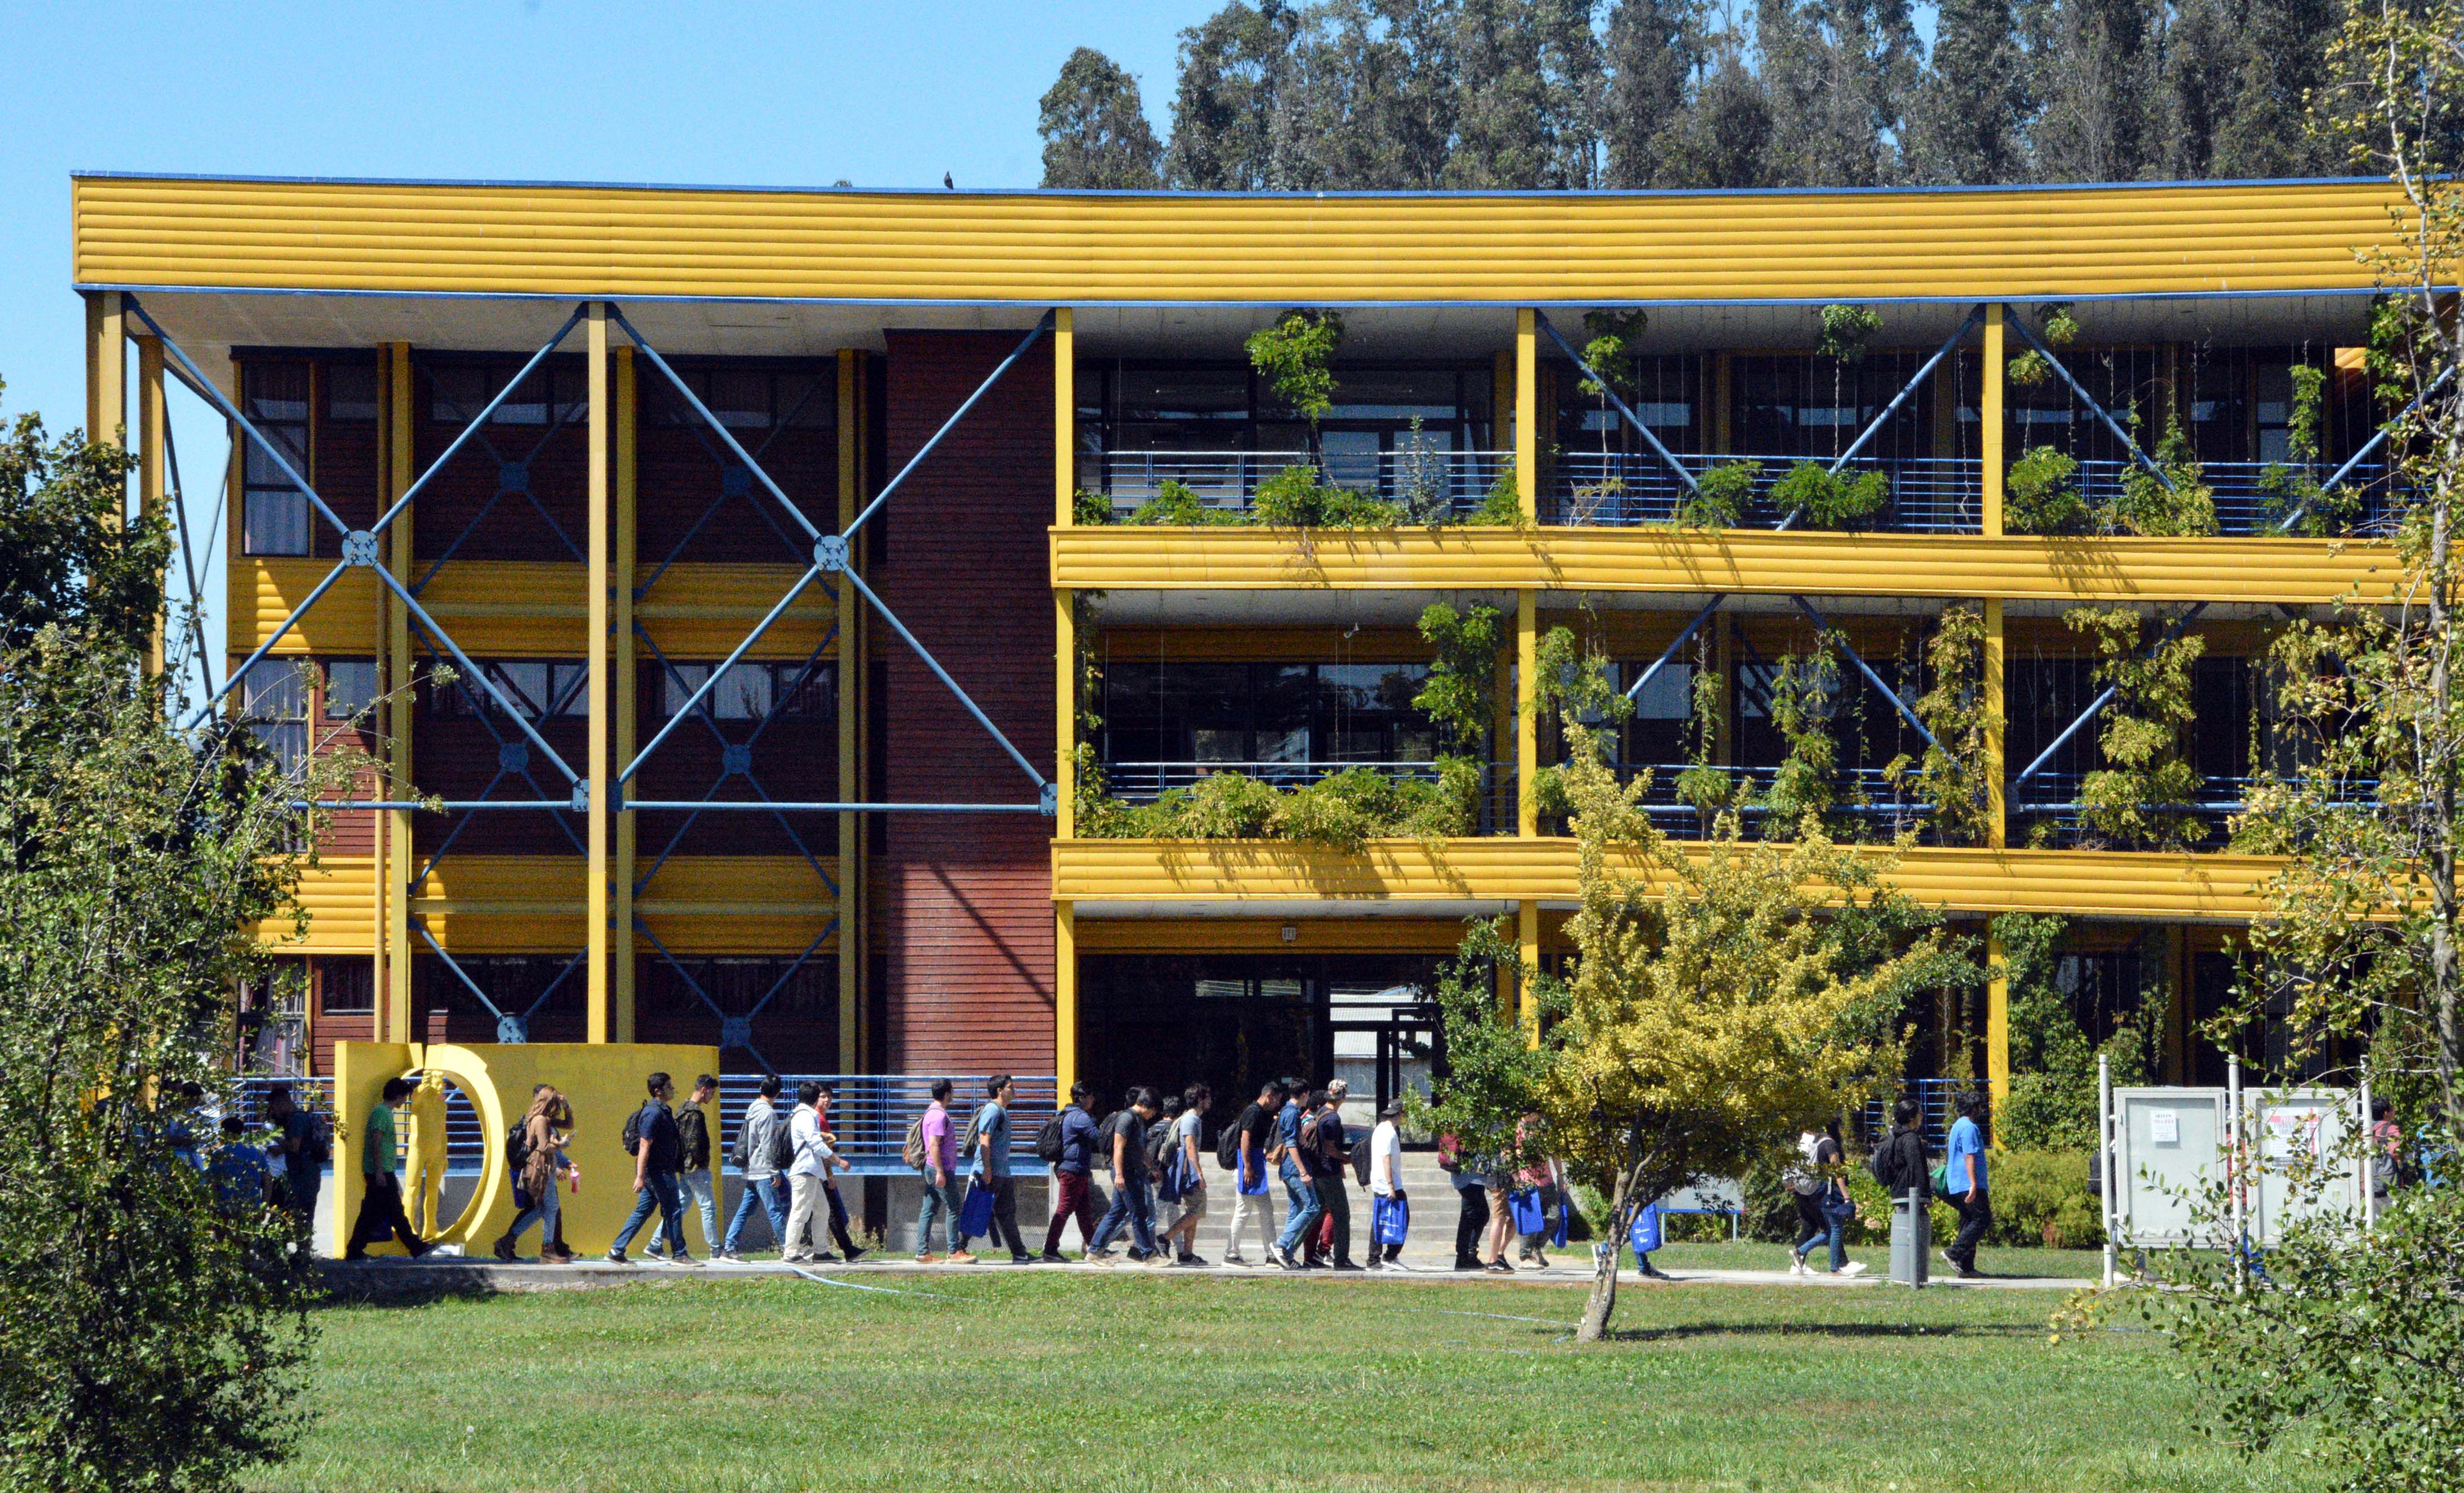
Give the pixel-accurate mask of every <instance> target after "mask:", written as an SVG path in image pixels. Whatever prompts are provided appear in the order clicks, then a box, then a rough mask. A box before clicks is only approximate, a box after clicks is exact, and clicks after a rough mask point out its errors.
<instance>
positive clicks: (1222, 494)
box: [1078, 449, 1514, 518]
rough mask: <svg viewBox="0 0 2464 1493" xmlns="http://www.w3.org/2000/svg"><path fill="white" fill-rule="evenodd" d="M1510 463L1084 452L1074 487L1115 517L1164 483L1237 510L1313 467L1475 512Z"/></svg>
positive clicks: (1381, 492) (1421, 455)
mask: <svg viewBox="0 0 2464 1493" xmlns="http://www.w3.org/2000/svg"><path fill="white" fill-rule="evenodd" d="M1513 464H1514V453H1513V452H1512V451H1458V450H1429V449H1423V450H1399V451H1361V452H1357V453H1350V452H1342V451H1331V452H1329V453H1327V455H1326V456H1325V457H1324V458H1323V460H1320V459H1317V458H1313V457H1311V456H1310V455H1309V452H1307V451H1082V452H1080V453H1079V456H1078V485H1079V487H1081V488H1082V489H1085V490H1087V491H1089V492H1094V493H1101V494H1105V495H1106V496H1108V497H1110V498H1111V500H1112V510H1113V516H1115V517H1116V518H1125V517H1127V516H1129V515H1130V514H1131V513H1132V512H1133V511H1134V510H1135V509H1136V508H1137V506H1138V505H1139V504H1141V503H1143V502H1145V501H1146V500H1147V499H1149V498H1151V497H1154V496H1155V495H1157V494H1160V493H1161V492H1162V491H1163V485H1164V484H1165V483H1166V482H1177V483H1179V484H1180V485H1181V486H1183V487H1185V488H1187V489H1189V490H1190V492H1191V493H1193V494H1196V495H1197V496H1198V498H1199V501H1200V502H1203V503H1205V504H1206V505H1207V506H1208V507H1210V508H1216V509H1221V510H1222V511H1223V512H1225V513H1241V512H1245V511H1246V510H1247V509H1248V507H1249V502H1250V500H1251V499H1252V498H1254V497H1255V496H1257V493H1258V485H1259V484H1260V483H1262V482H1264V481H1265V480H1266V479H1267V478H1269V477H1272V476H1274V475H1275V474H1276V473H1277V472H1282V471H1283V470H1284V469H1286V468H1287V467H1317V468H1319V469H1320V472H1321V476H1320V480H1321V481H1323V482H1324V483H1325V484H1326V485H1328V486H1330V487H1338V488H1345V489H1349V490H1350V491H1352V492H1355V493H1362V494H1368V495H1369V496H1372V497H1379V498H1384V499H1387V500H1388V501H1391V502H1404V503H1409V504H1412V505H1413V506H1415V507H1419V508H1427V509H1440V508H1443V509H1447V510H1451V511H1452V512H1454V513H1457V514H1463V513H1468V512H1470V511H1471V510H1472V509H1475V508H1478V507H1479V506H1480V505H1481V502H1482V500H1483V499H1485V498H1486V497H1487V496H1488V490H1489V489H1490V488H1491V487H1492V486H1494V485H1495V484H1496V482H1497V479H1498V478H1499V477H1500V476H1501V475H1503V474H1504V473H1505V472H1506V471H1507V469H1508V468H1510V467H1511V466H1512V465H1513Z"/></svg>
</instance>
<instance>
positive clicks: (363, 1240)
mask: <svg viewBox="0 0 2464 1493" xmlns="http://www.w3.org/2000/svg"><path fill="white" fill-rule="evenodd" d="M409 1097H410V1081H409V1080H408V1079H401V1078H389V1079H386V1080H385V1094H384V1096H383V1097H382V1098H380V1099H379V1100H378V1101H377V1103H376V1104H375V1106H374V1107H372V1108H371V1109H369V1110H368V1123H367V1128H366V1129H365V1130H364V1131H362V1132H361V1136H360V1181H361V1183H362V1185H363V1186H364V1187H365V1188H366V1191H365V1192H363V1194H361V1196H360V1216H359V1219H357V1220H356V1221H355V1222H353V1223H352V1224H351V1240H350V1245H349V1247H348V1248H347V1249H345V1250H344V1251H343V1252H342V1258H343V1259H345V1260H365V1259H366V1258H368V1253H367V1247H366V1246H367V1245H368V1244H369V1243H371V1242H373V1241H377V1240H381V1239H384V1238H385V1237H386V1236H388V1235H390V1236H392V1237H393V1238H394V1239H397V1240H400V1241H402V1247H403V1248H404V1249H405V1250H406V1251H407V1252H408V1253H409V1255H410V1258H412V1259H413V1260H416V1259H418V1258H419V1257H420V1256H422V1255H424V1254H426V1253H428V1247H429V1246H428V1245H427V1244H426V1243H424V1242H423V1241H421V1240H420V1237H419V1235H418V1233H417V1232H416V1231H414V1230H413V1229H412V1228H411V1226H410V1219H408V1218H407V1217H406V1216H405V1215H404V1213H403V1211H402V1177H401V1176H400V1175H398V1173H397V1170H396V1169H397V1168H398V1167H399V1165H400V1162H399V1161H398V1159H397V1157H396V1146H395V1142H394V1135H393V1108H394V1106H396V1105H398V1104H401V1103H402V1102H403V1101H404V1100H407V1099H408V1098H409Z"/></svg>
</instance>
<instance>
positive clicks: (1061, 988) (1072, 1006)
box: [1052, 902, 1078, 1104]
mask: <svg viewBox="0 0 2464 1493" xmlns="http://www.w3.org/2000/svg"><path fill="white" fill-rule="evenodd" d="M1052 1071H1053V1074H1054V1082H1055V1083H1056V1085H1057V1086H1058V1087H1059V1089H1060V1092H1061V1095H1062V1102H1063V1103H1065V1104H1066V1103H1067V1102H1068V1094H1069V1086H1070V1085H1072V1084H1074V1083H1076V1082H1077V1081H1078V916H1077V910H1076V909H1075V908H1074V907H1072V906H1071V905H1070V904H1069V903H1067V902H1055V903H1054V904H1052Z"/></svg>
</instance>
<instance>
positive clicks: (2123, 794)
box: [2062, 606, 2208, 850]
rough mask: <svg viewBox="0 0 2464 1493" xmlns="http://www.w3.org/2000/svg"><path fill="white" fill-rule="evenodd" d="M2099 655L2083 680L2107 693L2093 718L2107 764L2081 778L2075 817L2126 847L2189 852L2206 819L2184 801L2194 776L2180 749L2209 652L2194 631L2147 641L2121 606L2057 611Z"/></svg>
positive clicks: (2192, 791) (2141, 624)
mask: <svg viewBox="0 0 2464 1493" xmlns="http://www.w3.org/2000/svg"><path fill="white" fill-rule="evenodd" d="M2062 622H2063V624H2064V625H2065V626H2068V627H2069V628H2070V629H2071V630H2072V631H2073V632H2079V633H2084V634H2086V635H2088V636H2089V637H2090V638H2092V639H2093V640H2094V641H2095V643H2096V647H2097V652H2098V654H2099V655H2100V657H2099V660H2098V663H2097V665H2096V668H2095V670H2093V672H2092V674H2091V676H2090V678H2091V682H2092V683H2094V684H2096V685H2097V686H2099V687H2100V688H2101V687H2103V686H2107V685H2109V686H2111V687H2112V688H2113V692H2114V695H2113V701H2112V703H2111V704H2109V705H2107V706H2106V707H2105V708H2104V712H2103V714H2102V716H2101V720H2100V723H2099V731H2098V734H2097V745H2098V746H2099V747H2100V748H2101V750H2102V753H2103V757H2104V763H2105V765H2104V766H2102V767H2101V768H2099V769H2097V770H2096V771H2094V772H2090V773H2088V774H2087V775H2086V776H2085V777H2084V778H2082V779H2080V781H2079V823H2080V824H2081V825H2082V826H2083V827H2084V828H2085V829H2087V830H2088V831H2089V832H2090V833H2091V834H2092V835H2095V836H2100V837H2102V838H2103V839H2105V840H2108V841H2111V842H2114V843H2117V844H2121V845H2133V846H2146V847H2149V848H2154V849H2162V850H2181V849H2188V848H2189V846H2190V845H2194V844H2196V843H2197V842H2199V841H2201V840H2204V839H2206V838H2207V833H2208V831H2207V826H2206V825H2204V824H2202V823H2199V820H2198V818H2197V816H2196V815H2194V814H2192V813H2190V812H2189V810H2188V809H2187V808H2186V807H2185V805H2187V804H2189V803H2190V802H2192V801H2194V800H2195V799H2196V798H2197V796H2198V791H2199V775H2198V772H2197V771H2196V770H2195V769H2194V768H2192V767H2191V765H2190V760H2189V755H2188V753H2187V751H2186V750H2185V748H2186V744H2187V737H2188V733H2189V726H2190V722H2191V720H2192V718H2193V717H2194V716H2195V714H2196V708H2195V706H2194V704H2193V700H2192V695H2191V690H2190V672H2191V669H2192V667H2193V666H2194V665H2195V664H2197V662H2198V661H2199V659H2200V657H2201V656H2202V655H2203V654H2205V653H2206V651H2207V644H2206V641H2205V640H2204V639H2202V638H2200V637H2198V636H2197V635H2196V634H2189V635H2185V636H2182V637H2177V638H2174V639H2172V640H2171V641H2169V642H2166V643H2160V644H2157V645H2155V646H2153V647H2147V646H2145V632H2146V622H2145V619H2143V618H2142V617H2141V616H2140V614H2139V613H2138V611H2137V610H2136V609H2134V608H2132V607H2128V606H2115V607H2103V608H2100V607H2095V606H2075V607H2073V608H2071V609H2070V610H2069V611H2067V612H2065V613H2063V614H2062Z"/></svg>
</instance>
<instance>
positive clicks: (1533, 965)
mask: <svg viewBox="0 0 2464 1493" xmlns="http://www.w3.org/2000/svg"><path fill="white" fill-rule="evenodd" d="M1515 914H1516V915H1515V919H1514V923H1515V927H1514V946H1515V951H1516V953H1517V955H1519V956H1520V957H1521V958H1522V961H1523V983H1522V984H1521V985H1520V986H1518V987H1517V988H1516V990H1515V992H1514V997H1515V1005H1514V1015H1515V1018H1516V1020H1518V1021H1530V1020H1531V1019H1532V1010H1531V980H1532V978H1533V977H1535V976H1537V975H1538V974H1539V973H1540V904H1539V903H1537V902H1535V901H1533V900H1531V899H1530V898H1529V897H1526V898H1524V899H1523V904H1522V906H1520V907H1518V908H1516V909H1515ZM1529 1041H1530V1043H1531V1044H1532V1045H1533V1046H1538V1045H1539V1043H1540V1029H1539V1028H1538V1027H1537V1026H1534V1027H1532V1028H1531V1029H1530V1032H1529Z"/></svg>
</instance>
